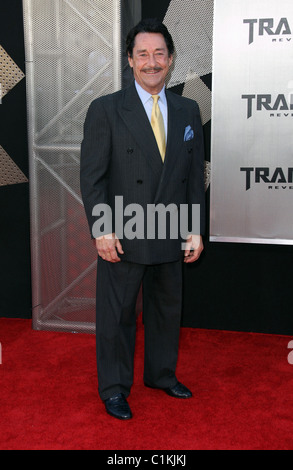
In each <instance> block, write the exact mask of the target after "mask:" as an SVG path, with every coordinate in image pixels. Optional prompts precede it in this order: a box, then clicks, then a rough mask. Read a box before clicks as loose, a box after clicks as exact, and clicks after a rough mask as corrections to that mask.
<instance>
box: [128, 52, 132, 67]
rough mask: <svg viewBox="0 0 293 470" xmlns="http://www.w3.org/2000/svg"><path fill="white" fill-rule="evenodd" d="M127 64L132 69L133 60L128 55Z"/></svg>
mask: <svg viewBox="0 0 293 470" xmlns="http://www.w3.org/2000/svg"><path fill="white" fill-rule="evenodd" d="M128 63H129V66H130V67H131V68H133V60H132V57H131V55H130V54H128Z"/></svg>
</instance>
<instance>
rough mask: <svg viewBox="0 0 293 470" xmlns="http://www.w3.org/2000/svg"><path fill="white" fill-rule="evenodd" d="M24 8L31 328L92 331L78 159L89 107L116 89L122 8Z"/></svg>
mask: <svg viewBox="0 0 293 470" xmlns="http://www.w3.org/2000/svg"><path fill="white" fill-rule="evenodd" d="M123 3H127V2H123ZM130 3H131V2H130ZM23 8H24V27H25V49H26V77H27V99H28V121H29V150H30V191H31V240H32V242H31V246H32V284H33V327H34V328H35V329H49V330H50V329H52V330H66V331H77V332H79V331H83V332H89V333H91V332H94V329H95V328H94V327H95V307H94V306H95V284H96V282H95V268H96V250H95V248H94V246H93V244H92V243H91V241H90V232H89V229H88V226H87V222H86V220H85V215H84V209H83V205H82V201H81V196H80V191H79V154H80V143H81V140H82V133H83V123H84V119H85V115H86V111H87V109H88V106H89V104H90V102H91V101H92V100H93V99H94V98H96V97H98V96H101V95H104V94H108V93H111V92H113V91H116V90H118V89H119V88H120V87H121V76H122V74H121V68H122V67H121V63H122V60H121V59H122V53H121V2H120V1H119V0H107V1H105V0H23Z"/></svg>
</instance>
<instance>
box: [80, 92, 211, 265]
mask: <svg viewBox="0 0 293 470" xmlns="http://www.w3.org/2000/svg"><path fill="white" fill-rule="evenodd" d="M166 97H167V103H168V139H167V148H166V156H165V161H164V163H162V160H161V157H160V154H159V150H158V147H157V144H156V141H155V137H154V134H153V132H152V129H151V125H150V123H149V120H148V118H147V115H146V112H145V110H144V107H143V105H142V103H141V101H140V98H139V96H138V94H137V91H136V88H135V86H134V84H132V85H131V86H130V87H129V88H126V89H123V90H120V91H118V92H116V93H113V94H111V95H107V96H103V97H100V98H98V99H96V100H94V101H93V102H92V103H91V105H90V107H89V110H88V113H87V117H86V120H85V124H84V138H83V141H82V145H81V166H80V177H81V178H80V184H81V193H82V198H83V202H84V207H85V211H86V215H87V219H88V223H89V227H90V231H91V235H92V236H94V237H95V236H96V234H93V232H92V230H93V226H94V223H95V221H96V220H100V221H101V220H105V219H102V218H100V219H98V217H97V216H95V215H93V208H94V206H95V205H97V204H99V205H100V204H107V205H108V206H110V207H111V209H112V219H111V222H112V230H110V232H115V231H116V232H117V231H118V232H119V237H118V238H120V241H121V244H122V247H123V250H124V255H122V256H121V258H122V259H124V260H127V261H131V262H136V263H142V264H158V263H163V262H170V261H175V260H178V259H180V257H181V256H182V254H183V252H182V244H181V243H182V239H181V237H180V228H178V237H175V238H174V233H175V232H176V231H175V232H174V227H173V229H170V228H169V229H167V232H166V237H165V235H164V234H162V232H160V233H159V232H158V229H161V228H162V227H161V226H160V224H159V225H158V224H156V230H155V232H156V233H155V235H154V234H153V232H152V230H151V232H152V235H151V236H150V232H147V230H149V228H150V227H149V226H148V223H149V221H150V214H151V212H152V210H153V209H154V207H155V208H156V209H158V207H159V206H158V204H163V205H164V206H163V207H167V206H169V204H172V206H169V208H171V213H172V214H171V213H170V219H171V217H174V218H172V220H173V222H174V220H175V221H176V216H177V221H178V224H179V223H180V205H182V204H184V205H185V207H187V206H186V205H187V204H188V207H189V211H190V214H191V207H192V204H200V207H201V211H200V214H201V216H200V218H201V221H200V227H201V229H200V233H203V232H204V226H205V221H204V215H205V207H204V204H205V203H204V199H205V194H204V150H203V133H202V125H201V120H200V114H199V108H198V105H197V104H196V103H195V101H193V100H190V99H187V98H184V97H181V96H179V95H176V94H174V93H172V92H171V91H169V90H166ZM187 126H190V127H191V128H192V130H193V133H194V137H193V138H191V139H190V140H184V132H185V129H186V127H187ZM117 196H119V198H118V199H119V204H120V203H121V202H122V203H123V209H121V208H119V204H118V205H117V201H118V199H117ZM130 204H137V205H139V206H140V207H141V208H142V211H143V214H144V215H143V217H144V218H143V228H144V235H143V236H142V233H141V226H140V227H137V226H136V225H135V224H134V222H135V221H137V220H138V219H139V221H140V222H141V218H140V215H141V213H138V212H137V211H136V208H137V206H129V205H130ZM98 207H99V208H101V207H102V206H98ZM161 207H162V206H161ZM125 208H127V209H126V212H127V211H129V212H127V214H128V215H127V214H126V213H124V211H125ZM131 209H134V212H132V213H131ZM121 214H122V215H123V217H124V218H123V222H124V224H125V223H127V221H128V225H124V227H125V232H123V231H122V234H121V224H118V223H117V221H119V217H120V216H121ZM166 214H167V220H168V211H166V212H165V215H166ZM147 215H148V217H147ZM101 216H102V217H103V213H101ZM115 218H116V228H115ZM152 221H154V219H153V218H152ZM117 225H119V227H118V226H117ZM163 225H164V224H163ZM169 225H170V224H169ZM130 227H131V230H129V229H130ZM129 233H130V235H131V233H132V234H133V235H135V236H134V238H132V239H129V238H131V237H129ZM125 235H126V236H125ZM162 237H163V238H162Z"/></svg>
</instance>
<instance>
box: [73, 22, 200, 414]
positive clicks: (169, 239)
mask: <svg viewBox="0 0 293 470" xmlns="http://www.w3.org/2000/svg"><path fill="white" fill-rule="evenodd" d="M126 43H127V53H128V60H129V65H130V67H131V68H132V70H133V74H134V83H133V84H132V85H131V86H130V87H129V88H126V89H123V90H120V91H118V92H116V93H113V94H111V95H108V96H103V97H100V98H98V99H96V100H94V101H93V102H92V103H91V105H90V107H89V110H88V113H87V117H86V120H85V125H84V139H83V142H82V148H81V191H82V197H83V201H84V206H85V211H86V215H87V218H88V222H89V226H90V230H91V233H92V237H93V238H94V239H95V243H96V247H97V251H98V265H97V298H96V344H97V368H98V386H99V394H100V397H101V399H102V400H103V401H104V403H105V407H106V411H107V412H108V413H109V414H110V415H112V416H114V417H116V418H119V419H129V418H131V417H132V412H131V410H130V407H129V404H128V402H127V397H128V395H129V393H130V389H131V386H132V381H133V355H134V345H135V334H136V314H135V306H136V300H137V296H138V292H139V289H140V285H141V283H142V286H143V320H144V330H145V359H144V383H145V385H146V386H149V387H153V388H157V389H162V390H163V391H164V392H166V393H167V394H168V395H170V396H172V397H176V398H190V397H191V396H192V393H191V391H190V390H188V388H187V387H185V385H183V384H181V383H180V382H179V381H178V380H177V378H176V375H175V369H176V362H177V354H178V342H179V330H180V317H181V292H182V261H183V259H184V262H186V263H192V262H194V261H195V260H197V259H198V258H199V256H200V254H201V251H202V249H203V243H202V233H203V231H204V212H205V211H204V182H203V179H204V178H203V173H204V171H203V168H204V157H203V136H202V125H201V120H200V114H199V109H198V106H197V104H196V103H195V102H194V101H193V100H189V99H187V98H183V97H181V96H179V95H176V94H174V93H171V92H170V91H168V90H166V89H165V79H166V76H167V74H168V71H169V69H170V66H171V64H172V61H173V54H174V45H173V41H172V37H171V36H170V34H169V32H168V30H167V28H166V27H165V26H164V25H163V24H162V23H160V22H158V21H157V20H145V21H141V22H140V23H139V24H138V25H137V26H136V27H134V28H133V29H132V30H131V31H130V33H129V35H128V37H127V41H126ZM155 95H159V99H158V105H159V109H158V107H156V109H155V107H153V106H156V105H154V102H155V101H156V98H155V97H154V96H155ZM154 112H156V113H158V114H157V116H156V117H154V115H153V113H154ZM153 120H155V121H156V122H154V121H153ZM160 123H161V128H160V131H159V134H160V135H159V136H158V135H157V131H156V128H159V126H160ZM153 126H155V127H153ZM153 129H154V130H153ZM198 205H200V217H199V218H200V224H199V223H198V224H195V225H196V230H195V231H193V233H192V232H191V233H190V230H192V229H190V216H191V214H192V208H193V207H198ZM183 207H184V208H187V213H188V215H189V219H188V223H189V225H188V227H187V228H188V230H187V231H186V233H185V232H184V234H185V235H186V236H187V238H186V239H184V236H183V238H182V233H181V231H180V230H178V226H179V225H180V223H179V222H178V221H179V220H181V219H180V215H181V212H182V211H181V208H183ZM184 213H185V214H186V211H185V212H184ZM133 214H134V215H133ZM193 222H194V221H192V227H194V226H195V225H194V223H193ZM183 242H185V244H184V245H183V244H182V243H183Z"/></svg>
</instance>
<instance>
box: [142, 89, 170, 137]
mask: <svg viewBox="0 0 293 470" xmlns="http://www.w3.org/2000/svg"><path fill="white" fill-rule="evenodd" d="M135 87H136V90H137V93H138V96H139V97H140V99H141V102H142V104H143V106H144V109H145V111H146V113H147V116H148V118H149V121H150V122H151V115H152V108H153V98H152V95H151V94H150V93H148V92H147V91H146V90H144V89H143V88H142V87H141V86H140V85H139V84H138V83H137V82H136V81H135ZM158 95H159V97H160V99H159V101H158V104H159V107H160V110H161V113H162V116H163V120H164V126H165V136H166V143H167V129H168V108H167V99H166V94H165V85H164V87H163V88H162V90H161V91H160V93H158Z"/></svg>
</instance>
